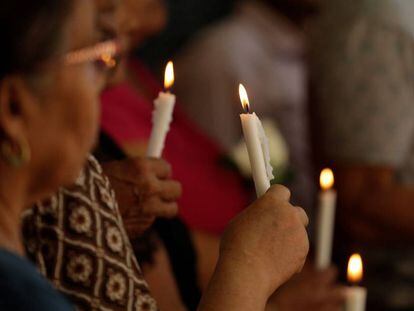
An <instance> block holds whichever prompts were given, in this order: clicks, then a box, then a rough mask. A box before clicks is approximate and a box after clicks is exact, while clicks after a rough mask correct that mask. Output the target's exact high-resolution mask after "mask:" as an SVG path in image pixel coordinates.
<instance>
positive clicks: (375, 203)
mask: <svg viewBox="0 0 414 311" xmlns="http://www.w3.org/2000/svg"><path fill="white" fill-rule="evenodd" d="M413 204H414V187H409V186H404V185H400V184H396V183H394V184H393V185H390V186H389V187H387V188H386V189H378V191H372V192H368V193H366V194H363V195H362V199H361V211H362V212H363V213H364V214H365V216H368V217H370V218H372V219H373V220H375V221H376V222H377V223H379V224H381V225H382V226H384V227H385V228H388V232H387V235H388V236H389V237H390V238H391V239H393V238H397V239H398V240H401V238H402V237H406V239H407V240H408V239H410V240H412V239H413V238H414V226H413V224H414V208H413Z"/></svg>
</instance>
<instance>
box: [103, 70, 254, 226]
mask: <svg viewBox="0 0 414 311" xmlns="http://www.w3.org/2000/svg"><path fill="white" fill-rule="evenodd" d="M131 70H133V71H134V72H135V73H136V75H137V77H138V78H139V80H140V81H141V83H142V82H144V84H145V85H144V86H145V87H146V89H147V91H150V93H152V95H153V97H154V99H155V98H156V97H157V96H158V92H159V91H160V90H161V88H160V86H159V84H158V83H157V82H156V80H155V79H154V77H153V76H152V74H151V73H150V72H149V71H148V70H147V69H146V68H144V67H143V65H142V64H140V63H137V62H134V63H133V64H132V65H131ZM152 109H153V103H152V102H149V101H148V100H146V99H145V98H144V97H143V96H142V95H140V94H139V93H138V91H137V90H136V88H135V87H134V86H132V85H131V84H129V83H127V82H125V83H122V84H120V85H118V86H116V87H113V88H111V89H109V90H107V91H105V92H104V94H103V96H102V129H103V130H104V131H105V132H106V133H107V134H108V135H109V136H111V137H112V138H113V139H114V140H115V141H116V142H117V143H118V144H119V145H121V146H122V145H124V144H128V143H134V142H146V141H147V140H148V137H149V135H150V132H151V128H152V121H151V119H152V117H151V115H152ZM221 156H222V152H221V150H220V149H219V147H218V145H217V144H215V143H214V142H213V141H211V140H210V139H209V138H207V137H206V135H204V134H203V133H202V132H201V131H200V129H198V128H197V127H196V125H195V124H193V123H192V122H191V121H190V120H188V119H187V118H186V116H185V114H184V112H183V111H182V110H181V109H180V106H179V104H177V106H176V109H175V111H174V119H173V122H172V124H171V130H170V132H169V133H168V136H167V141H166V145H165V149H164V158H165V159H166V160H167V161H168V162H169V163H170V164H171V165H172V167H173V172H174V178H175V179H177V180H179V181H180V182H181V183H182V186H183V196H182V198H181V199H180V201H179V204H180V216H181V217H182V219H183V220H184V221H185V222H186V223H187V224H188V225H189V226H190V227H191V228H193V229H200V230H206V231H208V232H210V233H215V234H220V233H221V232H222V231H223V230H224V228H225V227H226V225H227V223H228V222H229V220H230V219H231V218H233V217H234V216H235V215H236V214H237V213H239V212H240V211H241V210H242V209H243V208H244V207H246V206H247V204H248V200H249V197H250V195H251V192H250V190H249V189H248V188H246V187H245V186H244V185H243V181H242V178H241V177H240V175H239V174H237V173H236V172H235V171H233V170H231V169H229V168H227V167H225V166H224V165H223V164H222V162H220V160H221Z"/></svg>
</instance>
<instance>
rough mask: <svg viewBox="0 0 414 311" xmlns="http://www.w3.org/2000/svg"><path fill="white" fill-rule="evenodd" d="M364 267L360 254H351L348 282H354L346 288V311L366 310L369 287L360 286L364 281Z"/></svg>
mask: <svg viewBox="0 0 414 311" xmlns="http://www.w3.org/2000/svg"><path fill="white" fill-rule="evenodd" d="M363 274H364V269H363V266H362V259H361V256H360V255H359V254H354V255H352V256H351V258H350V259H349V262H348V282H350V283H351V284H354V286H349V287H347V289H346V302H345V311H365V305H366V300H367V289H366V288H364V287H361V286H358V283H360V282H361V281H362V276H363Z"/></svg>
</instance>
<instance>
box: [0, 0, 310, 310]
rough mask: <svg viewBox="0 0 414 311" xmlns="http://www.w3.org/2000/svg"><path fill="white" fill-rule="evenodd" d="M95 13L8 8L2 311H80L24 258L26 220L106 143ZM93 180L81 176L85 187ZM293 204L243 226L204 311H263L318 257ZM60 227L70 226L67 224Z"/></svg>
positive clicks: (72, 4)
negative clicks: (100, 141)
mask: <svg viewBox="0 0 414 311" xmlns="http://www.w3.org/2000/svg"><path fill="white" fill-rule="evenodd" d="M22 8H24V12H23V14H22ZM94 14H95V11H94V5H93V2H92V1H91V0H71V1H69V0H67V1H64V0H62V1H59V2H56V1H51V0H39V1H36V2H30V3H27V2H26V1H23V0H16V1H14V2H13V3H10V2H7V3H2V4H0V26H1V27H0V35H1V37H2V38H3V47H4V48H3V50H2V53H3V55H2V56H3V57H2V58H1V65H0V146H1V148H0V155H1V157H0V158H1V160H0V214H1V215H2V216H3V217H0V219H1V220H0V280H1V281H0V287H1V289H2V290H1V292H0V307H1V309H2V310H71V307H70V305H69V304H68V303H67V302H66V301H65V300H64V299H63V298H61V297H60V296H59V295H58V294H57V293H56V292H55V291H54V290H53V289H52V288H51V287H50V286H49V285H48V283H47V282H46V281H45V280H44V279H42V278H41V277H40V276H39V274H38V273H37V272H36V270H35V269H34V268H33V266H31V265H30V264H29V263H28V262H27V261H26V260H25V259H24V258H23V257H24V251H23V243H22V240H21V235H20V230H21V215H22V213H23V211H24V210H25V208H27V207H28V206H31V205H32V204H33V203H34V202H36V201H38V200H41V199H43V198H44V197H45V196H47V195H49V194H50V193H53V192H55V191H57V190H58V188H59V187H60V186H62V185H66V184H71V183H73V181H74V180H75V178H76V177H77V176H78V172H79V171H80V170H81V168H82V166H83V165H84V163H85V160H86V158H87V155H88V153H89V151H90V149H91V148H92V146H93V144H94V141H95V139H96V133H97V129H98V117H99V109H98V107H99V105H98V96H99V93H100V91H101V89H102V87H103V85H104V82H105V73H104V71H103V70H102V69H103V68H104V67H103V66H102V64H101V62H99V61H98V62H97V61H95V59H102V55H99V54H100V53H97V51H100V49H102V48H103V47H105V46H108V45H99V46H96V44H97V43H98V39H97V38H98V37H97V36H96V28H95V26H96V25H95V23H94V21H95V16H94ZM109 47H112V45H109ZM112 51H113V50H112V49H109V50H108V51H103V53H104V54H105V55H107V54H108V53H110V52H112ZM84 56H87V57H84ZM91 165H93V163H92V164H91ZM95 169H96V170H99V168H95ZM88 178H90V177H88V176H84V175H81V176H80V178H78V182H77V183H82V182H87V181H88ZM101 195H102V196H103V197H105V194H102V193H101ZM289 199H290V193H289V191H288V190H287V189H285V188H284V187H281V186H275V187H273V188H271V189H270V190H269V191H268V192H267V193H266V194H265V195H264V196H263V197H262V198H260V199H259V200H258V201H256V202H255V203H254V204H252V206H251V207H249V208H247V209H246V210H245V211H244V212H243V213H242V214H241V215H239V216H238V217H237V218H236V219H234V220H233V222H232V224H231V225H230V226H229V227H228V229H227V231H226V233H225V234H224V237H223V240H222V243H221V252H220V257H219V260H218V264H217V267H216V271H215V273H214V275H213V278H212V280H211V283H210V285H209V287H208V289H207V291H206V293H205V295H204V297H203V300H202V302H201V304H200V307H199V309H200V310H202V311H204V310H260V309H263V308H264V306H265V304H266V301H267V299H268V297H269V296H270V295H271V294H272V293H273V292H274V291H275V290H276V289H277V288H278V287H279V286H280V285H282V284H283V283H284V282H285V281H286V280H288V279H289V278H290V277H291V276H292V275H293V274H294V273H295V272H297V271H298V270H300V269H301V267H302V266H303V263H304V260H305V258H306V254H307V250H308V240H307V237H306V231H305V225H306V223H307V217H306V214H305V213H304V212H303V210H302V209H300V208H295V207H293V206H292V205H291V204H290V203H289ZM108 208H109V209H111V208H115V207H113V206H112V207H111V206H108ZM81 218H82V217H80V218H78V220H80V219H81ZM85 219H86V218H85V217H84V218H83V220H85ZM94 219H99V218H94ZM57 220H58V221H59V222H70V220H69V219H65V218H64V217H63V215H58V218H57ZM75 227H77V228H78V230H83V229H82V228H84V226H81V227H82V228H81V227H80V226H75ZM113 236H116V234H114V235H113ZM118 241H119V239H118ZM111 242H112V243H108V246H109V247H112V248H113V250H114V251H116V250H117V249H118V246H119V244H118V243H115V242H116V241H115V239H111ZM126 242H127V241H126ZM109 244H112V245H109ZM115 244H116V245H115ZM56 251H57V252H60V251H62V250H61V248H59V247H58V248H57V250H56ZM96 251H97V252H98V253H99V252H100V251H101V250H100V249H97V250H96ZM130 264H131V263H130ZM72 268H73V269H72ZM72 268H70V266H68V269H72V270H73V271H74V272H75V273H78V274H79V277H78V279H80V278H83V277H84V274H82V273H80V272H81V271H79V269H81V267H80V265H73V266H72ZM137 268H138V267H137ZM92 269H97V270H98V275H100V274H101V273H103V272H102V263H99V262H93V263H92ZM99 271H100V272H99ZM97 283H99V281H98V282H97ZM114 284H115V283H114ZM117 288H118V287H117V286H114V289H117ZM29 291H30V295H28V292H29ZM130 294H133V293H131V291H128V295H130ZM114 297H115V296H114ZM115 298H116V297H115ZM132 307H133V306H131V305H128V306H127V307H126V309H131V308H132ZM96 308H99V306H96ZM138 309H139V308H138ZM141 309H148V306H147V305H145V306H141Z"/></svg>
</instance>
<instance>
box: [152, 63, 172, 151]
mask: <svg viewBox="0 0 414 311" xmlns="http://www.w3.org/2000/svg"><path fill="white" fill-rule="evenodd" d="M173 84H174V67H173V63H172V62H169V63H168V65H167V67H166V69H165V80H164V92H160V93H159V95H158V98H157V99H156V100H155V101H154V111H153V112H152V132H151V136H150V139H149V142H148V149H147V156H148V157H152V158H160V157H161V156H162V151H163V150H164V145H165V138H166V137H167V134H168V131H169V130H170V124H171V121H172V116H173V111H174V106H175V95H173V94H171V93H170V89H171V87H172V86H173Z"/></svg>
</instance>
